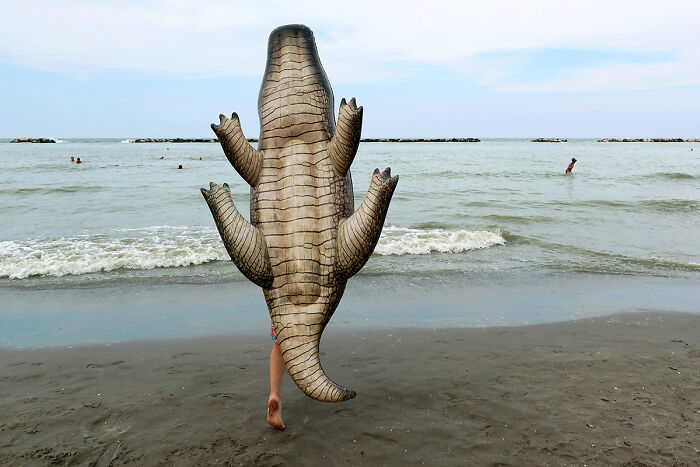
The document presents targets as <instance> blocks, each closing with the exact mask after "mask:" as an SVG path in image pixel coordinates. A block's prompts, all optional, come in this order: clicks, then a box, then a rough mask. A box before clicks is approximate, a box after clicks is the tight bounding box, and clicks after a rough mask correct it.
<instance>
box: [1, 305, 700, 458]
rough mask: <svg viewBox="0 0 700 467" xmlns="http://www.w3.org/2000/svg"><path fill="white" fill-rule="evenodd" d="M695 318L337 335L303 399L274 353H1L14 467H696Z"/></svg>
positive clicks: (191, 345) (182, 347)
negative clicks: (330, 382)
mask: <svg viewBox="0 0 700 467" xmlns="http://www.w3.org/2000/svg"><path fill="white" fill-rule="evenodd" d="M699 333H700V316H697V315H689V314H675V313H624V314H617V315H612V316H607V317H600V318H591V319H584V320H579V321H571V322H565V323H557V324H546V325H536V326H523V327H514V328H488V329H439V330H430V329H407V330H402V329H396V330H391V331H355V332H347V331H343V332H333V331H332V329H329V330H328V332H327V333H326V334H325V335H324V339H323V340H322V342H321V345H322V358H323V363H324V367H325V369H326V371H327V372H328V374H329V375H330V376H331V378H333V379H334V380H336V381H337V382H339V383H340V384H343V385H347V386H349V387H351V388H352V389H354V390H356V391H357V394H358V396H357V398H356V399H354V400H352V401H348V402H344V403H341V404H324V403H319V402H316V401H313V400H311V399H308V398H307V397H306V396H305V395H303V394H302V393H301V391H299V390H298V389H297V388H296V387H295V386H294V385H293V383H292V382H291V380H290V379H289V378H288V377H286V380H285V384H284V386H283V391H284V396H285V398H284V401H283V404H284V406H283V408H284V420H285V423H286V425H287V430H286V431H283V432H281V431H277V430H274V429H272V428H270V427H269V426H267V425H266V423H265V411H266V402H267V393H268V366H267V365H268V356H269V350H270V342H269V341H267V340H261V339H259V338H253V337H240V336H236V337H215V338H198V339H193V340H170V341H151V342H137V343H126V344H118V345H101V346H90V347H78V348H68V349H65V348H63V349H39V350H19V351H14V350H11V351H8V350H5V351H2V352H0V372H1V373H0V388H1V391H0V464H2V465H13V466H14V465H45V464H65V465H73V464H75V465H77V464H85V465H88V464H89V465H122V464H127V463H132V464H134V465H159V464H162V465H173V464H174V465H205V464H224V465H226V464H229V465H239V464H255V465H321V464H323V465H340V464H351V465H357V464H366V465H377V464H384V465H403V464H406V463H408V464H426V465H697V463H698V461H699V460H700V453H699V452H698V449H699V448H700V445H699V444H698V439H700V384H699V383H698V381H700V347H698V344H697V336H698V335H699Z"/></svg>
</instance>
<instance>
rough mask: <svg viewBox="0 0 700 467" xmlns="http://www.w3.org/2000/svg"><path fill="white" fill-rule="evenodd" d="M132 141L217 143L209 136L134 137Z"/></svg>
mask: <svg viewBox="0 0 700 467" xmlns="http://www.w3.org/2000/svg"><path fill="white" fill-rule="evenodd" d="M131 142H132V143H218V142H219V140H218V139H211V138H136V139H132V140H131Z"/></svg>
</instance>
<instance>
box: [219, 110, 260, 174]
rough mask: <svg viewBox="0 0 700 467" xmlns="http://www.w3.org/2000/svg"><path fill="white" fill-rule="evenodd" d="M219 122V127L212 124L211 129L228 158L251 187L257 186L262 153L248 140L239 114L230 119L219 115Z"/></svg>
mask: <svg viewBox="0 0 700 467" xmlns="http://www.w3.org/2000/svg"><path fill="white" fill-rule="evenodd" d="M219 121H220V123H219V124H218V125H217V124H215V123H212V124H211V129H212V130H214V133H216V136H218V138H219V141H220V142H221V147H222V148H223V149H224V154H226V158H227V159H228V161H229V162H230V163H231V165H232V166H233V168H234V169H236V172H238V173H239V174H240V175H241V177H243V179H244V180H245V181H246V182H248V184H249V185H250V186H255V185H257V183H258V179H259V178H260V167H261V166H262V153H261V152H260V151H258V150H257V149H255V148H254V147H253V146H251V145H250V143H249V142H248V140H247V139H246V137H245V135H244V134H243V130H242V129H241V122H240V120H239V119H238V114H236V113H235V112H234V113H233V114H232V115H231V118H230V119H228V118H226V116H225V115H219Z"/></svg>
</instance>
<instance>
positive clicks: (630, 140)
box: [598, 138, 700, 143]
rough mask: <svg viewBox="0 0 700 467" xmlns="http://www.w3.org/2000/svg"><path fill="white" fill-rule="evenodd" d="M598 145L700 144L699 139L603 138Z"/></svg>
mask: <svg viewBox="0 0 700 467" xmlns="http://www.w3.org/2000/svg"><path fill="white" fill-rule="evenodd" d="M598 142H599V143H700V138H603V139H599V140H598Z"/></svg>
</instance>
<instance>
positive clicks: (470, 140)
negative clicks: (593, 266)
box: [128, 138, 566, 143]
mask: <svg viewBox="0 0 700 467" xmlns="http://www.w3.org/2000/svg"><path fill="white" fill-rule="evenodd" d="M128 141H129V142H132V143H218V142H219V140H218V139H208V138H136V139H130V140H128ZM248 141H250V142H251V143H257V142H258V139H257V138H248ZM360 141H361V142H363V143H478V142H480V141H481V140H480V139H479V138H364V139H361V140H360ZM564 141H566V140H564Z"/></svg>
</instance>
